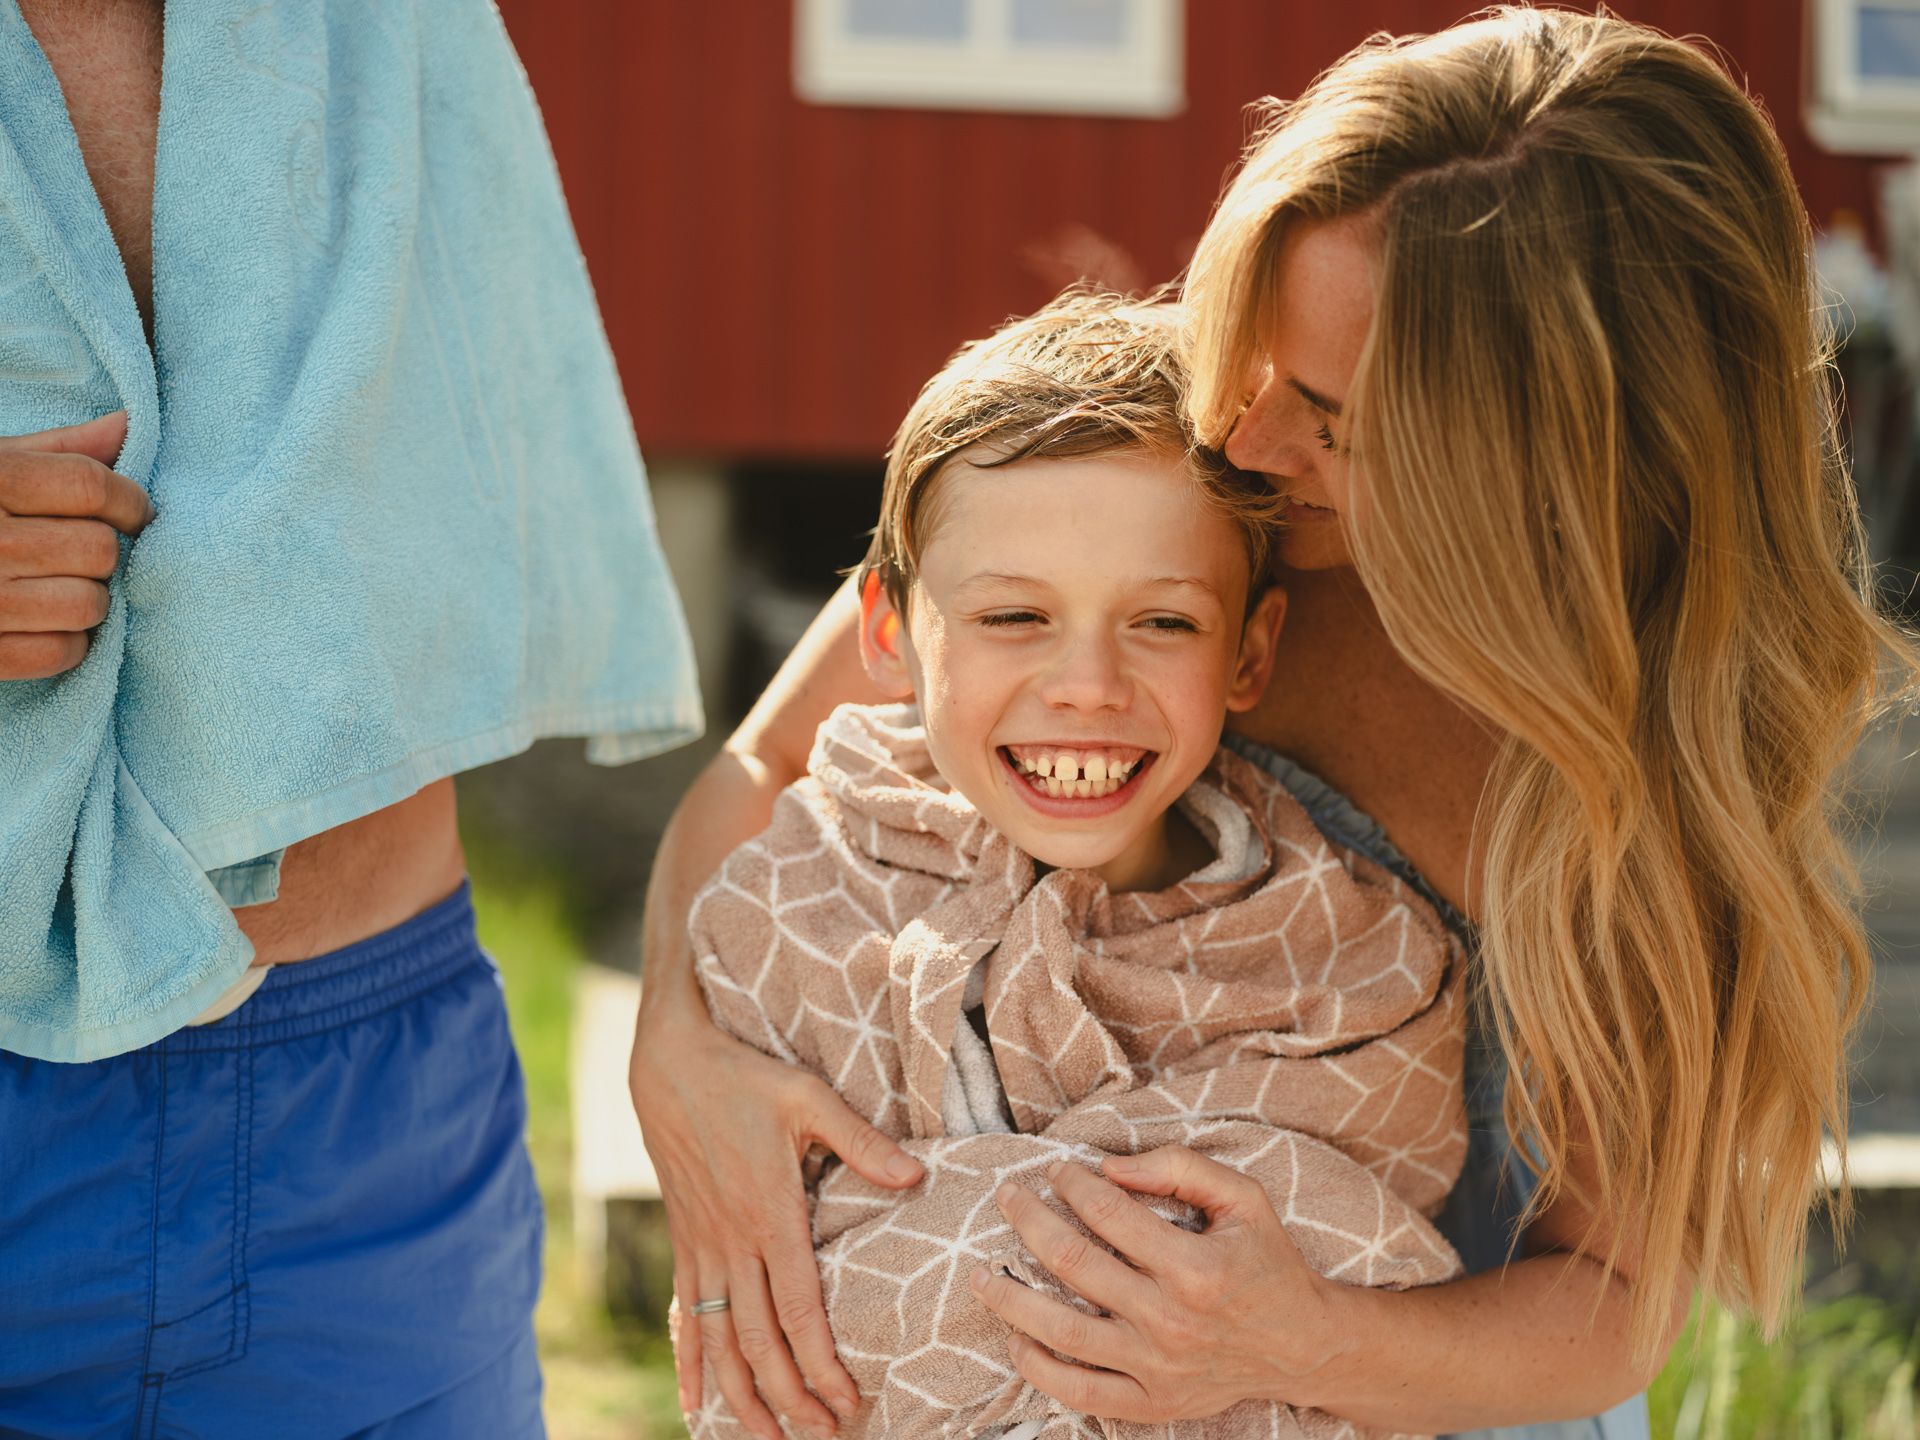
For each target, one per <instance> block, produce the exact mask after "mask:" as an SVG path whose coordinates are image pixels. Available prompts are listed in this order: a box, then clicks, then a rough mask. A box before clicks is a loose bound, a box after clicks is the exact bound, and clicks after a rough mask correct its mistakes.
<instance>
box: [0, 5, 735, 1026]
mask: <svg viewBox="0 0 1920 1440" xmlns="http://www.w3.org/2000/svg"><path fill="white" fill-rule="evenodd" d="M153 296H154V342H153V348H152V350H149V348H148V346H147V342H146V339H145V337H144V335H143V334H142V330H141V325H140V318H139V315H138V313H137V311H136V309H135V306H134V301H133V296H132V292H131V291H130V290H129V288H128V285H127V279H126V274H125V271H124V269H123V268H122V265H121V262H120V257H119V254H118V252H117V250H116V249H115V247H114V244H113V239H112V236H111V235H110V233H109V232H108V229H107V225H106V221H105V219H104V217H103V215H102V213H101V210H100V207H99V204H98V203H97V201H96V199H95V197H94V192H93V188H92V186H91V184H90V182H89V180H88V177H87V172H86V169H85V167H84V165H83V164H82V161H81V156H80V151H79V148H78V145H77V143H76V141H75V139H74V135H73V130H72V127H71V125H70V124H69V122H68V119H67V114H66V109H65V106H64V103H63V101H62V98H61V93H60V90H59V87H58V84H57V82H56V81H55V78H54V76H53V73H52V71H51V70H50V69H49V67H48V65H47V63H46V60H45V58H44V57H43V56H42V54H41V52H40V50H39V47H38V46H37V45H36V44H35V43H34V40H33V37H32V35H31V33H30V32H29V30H28V29H27V27H26V25H25V23H24V22H23V21H22V19H21V16H20V13H19V10H18V8H17V5H16V4H15V0H0V433H8V434H12V433H20V432H26V431H32V430H38V429H41V428H44V427H48V426H53V425H62V424H68V423H72V422H75V421H79V420H84V419H87V418H89V417H91V416H94V415H98V414H101V413H103V412H105V411H109V410H112V409H115V408H116V407H120V406H124V407H125V408H126V409H127V411H128V412H129V417H130V418H129V430H128V438H127V443H126V448H125V451H124V453H123V454H122V455H121V457H120V460H119V464H118V468H119V469H120V470H121V471H122V472H123V473H124V474H126V475H128V476H129V477H131V478H132V479H134V480H135V481H137V482H139V483H140V484H142V485H144V486H146V487H147V489H148V490H149V492H150V493H151V495H152V497H153V500H154V504H155V506H156V508H157V510H158V518H157V519H156V520H155V521H154V523H153V524H152V525H151V526H150V527H149V528H148V529H147V530H146V532H145V533H144V534H142V535H141V536H140V538H139V539H138V540H137V541H135V542H134V543H132V544H131V545H130V546H127V547H124V548H125V559H124V564H123V566H122V569H121V573H120V575H119V576H118V577H117V578H116V580H115V581H114V584H113V587H112V590H113V598H112V608H111V610H110V612H109V614H108V617H107V620H106V623H105V624H103V625H102V626H101V627H100V628H99V630H98V631H97V632H96V634H95V635H94V638H93V644H92V649H91V651H90V653H89V655H88V657H87V659H86V661H85V663H84V664H83V665H81V667H80V668H79V669H78V670H76V671H74V672H71V673H69V674H67V675H64V676H61V677H58V678H55V679H52V680H47V681H42V682H18V681H16V682H10V683H6V684H0V1048H5V1049H8V1050H14V1051H18V1052H21V1053H24V1054H27V1055H32V1056H35V1057H39V1058H44V1059H57V1060H87V1059H92V1058H95V1057H98V1056H102V1055H108V1054H113V1053H117V1052H120V1051H126V1050H131V1049H134V1048H136V1047H139V1046H141V1045H145V1044H147V1043H149V1042H150V1041H152V1040H155V1039H157V1038H158V1037H160V1036H162V1035H165V1034H167V1033H169V1032H170V1031H172V1030H173V1029H175V1028H177V1027H178V1026H180V1025H181V1024H184V1023H185V1022H186V1021H188V1020H189V1019H191V1018H192V1017H193V1016H194V1015H195V1014H196V1013H198V1012H199V1011H201V1010H202V1009H204V1008H205V1007H206V1006H207V1005H208V1004H209V1003H210V1002H212V1001H213V999H214V998H215V997H216V996H218V995H219V994H220V993H221V992H222V991H223V990H224V989H226V987H227V986H228V985H229V984H231V983H232V982H233V980H234V979H235V978H236V977H237V976H238V975H239V973H240V971H241V970H242V968H243V967H244V966H245V965H246V964H247V962H248V960H249V958H250V955H251V952H250V948H249V946H248V944H247V942H246V941H245V939H244V938H243V937H242V936H241V934H240V932H239V930H238V929H237V928H236V927H235V925H234V923H233V917H232V915H231V913H230V912H229V910H228V908H227V903H226V900H233V899H240V898H248V897H249V896H251V897H254V898H257V897H260V896H263V895H265V894H270V893H271V891H272V887H273V884H274V879H275V875H274V852H275V851H277V850H279V849H281V848H282V847H284V846H286V845H288V844H290V843H292V842H294V841H296V840H299V839H302V838H304V837H306V836H308V835H312V834H315V833H317V832H319V831H321V830H324V829H327V828H329V827H331V826H333V825H337V824H340V823H342V822H344V821H346V820H349V819H352V818H354V817H356V816H359V815H362V814H366V813H368V812H370V811H373V810H376V809H378V808H380V807H382V806H384V805H387V804H390V803H392V802H394V801H396V800H399V799H402V798H404V797H405V796H407V795H408V794H411V793H412V792H413V791H415V790H417V789H419V788H420V787H421V786H422V785H424V784H426V783H427V782H429V781H432V780H435V779H438V778H440V777H442V776H445V775H449V774H452V773H454V772H456V771H459V770H462V769H466V768H469V767H472V766H475V765H480V764H484V763H486V762H487V761H490V760H495V759H498V758H500V757H501V756H504V755H508V754H512V753H513V752H515V751H518V750H521V749H524V748H525V747H526V746H527V745H528V744H530V743H531V742H532V741H533V740H534V739H536V738H538V737H540V736H543V735H588V736H593V737H596V738H595V740H594V742H593V746H592V748H591V751H590V753H591V754H592V756H593V758H595V759H599V760H603V761H608V762H614V761H619V760H625V759H632V758H635V757H637V756H640V755H644V754H647V753H649V752H651V751H653V750H656V749H660V748H662V747H664V746H666V745H669V744H672V743H676V742H678V741H679V740H681V739H684V738H686V737H687V736H689V735H691V734H693V733H695V732H696V731H697V729H698V727H699V724H700V714H699V704H698V700H697V691H696V688H695V681H694V673H693V665H692V660H691V653H690V649H689V646H688V644H687V639H686V634H685V628H684V624H683V622H682V619H681V615H680V612H679V606H678V601H677V600H676V598H675V596H674V594H673V591H672V587H671V584H670V582H669V580H668V578H667V575H666V571H665V568H664V565H663V563H662V559H661V555H660V550H659V544H658V541H657V539H656V537H655V534H654V526H653V517H652V511H651V507H650V505H649V502H648V498H647V493H646V485H645V478H644V475H643V472H642V470H641V466H640V459H639V454H638V451H637V449H636V448H635V445H634V440H633V432H632V427H631V425H630V423H629V421H628V419H627V415H626V411H625V407H624V405H623V402H622V399H621V394H620V389H619V385H618V380H617V378H616V376H615V373H614V369H613V365H612V360H611V356H610V354H609V352H608V349H607V346H606V342H605V339H604V337H603V335H602V333H601V330H600V324H599V318H598V315H597V313H596V311H595V309H594V305H593V298H592V295H591V293H590V291H589V289H588V285H587V278H586V272H585V269H584V267H583V265H582V263H581V259H580V253H579V249H578V247H577V245H576V244H575V241H574V237H573V233H572V229H571V227H570V224H569V222H568V218H567V213H566V208H565V204H564V202H563V200H562V198H561V195H560V189H559V184H558V180H557V177H556V175H555V172H554V168H553V162H552V158H551V156H550V154H549V152H548V149H547V144H546V138H545V135H544V133H543V132H542V130H541V127H540V122H539V117H538V116H537V114H536V113H535V111H534V107H533V103H532V97H531V96H530V94H529V93H528V90H527V86H526V81H525V78H524V76H523V75H522V74H521V72H520V70H519V67H518V65H517V63H516V61H515V59H514V56H513V54H512V51H511V50H510V48H509V47H508V45H507V41H506V37H505V35H504V33H503V31H502V29H501V26H500V21H499V18H498V16H497V15H496V14H495V12H494V10H493V7H492V6H491V5H489V4H487V3H486V0H440V3H437V4H434V5H431V6H416V5H415V4H414V3H412V0H276V3H274V4H272V5H263V4H261V3H260V0H168V4H167V6H166V17H165V73H164V77H163V84H162V101H161V111H160V127H159V145H158V157H157V172H156V176H155V182H154V203H153ZM263 857H264V858H263ZM249 862H255V863H249ZM230 866H242V867H244V868H242V869H240V870H237V871H233V872H230V873H229V874H227V875H225V876H222V877H220V880H219V882H215V881H212V880H209V878H208V872H210V871H221V870H223V868H224V867H230ZM222 887H224V890H223V888H222ZM223 893H224V895H225V896H226V900H223Z"/></svg>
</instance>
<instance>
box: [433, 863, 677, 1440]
mask: <svg viewBox="0 0 1920 1440" xmlns="http://www.w3.org/2000/svg"><path fill="white" fill-rule="evenodd" d="M466 839H467V860H468V865H469V868H470V869H471V871H472V874H473V903H474V910H475V912H476V915H477V917H478V924H479V931H480V943H481V944H482V945H483V946H485V947H486V950H487V953H488V954H490V955H492V956H493V958H494V959H495V961H497V962H498V964H499V966H500V973H501V976H502V978H503V980H504V982H505V986H506V995H507V1013H508V1015H509V1017H510V1019H511V1021H512V1025H513V1036H514V1043H515V1044H516V1046H517V1047H518V1048H519V1051H520V1063H521V1065H522V1067H523V1068H524V1070H525V1071H526V1080H527V1148H528V1149H529V1150H530V1151H531V1152H532V1154H533V1164H534V1170H535V1173H536V1174H537V1175H538V1176H539V1179H540V1193H541V1196H542V1198H543V1199H544V1200H545V1202H546V1208H547V1243H546V1255H545V1258H546V1279H545V1283H544V1284H543V1286H542V1288H541V1294H540V1306H539V1309H538V1310H536V1311H535V1313H534V1329H535V1332H536V1334H537V1335H538V1337H539V1342H540V1359H541V1364H542V1367H543V1368H544V1369H545V1371H546V1385H547V1396H546V1410H547V1427H548V1430H549V1433H550V1434H551V1436H552V1440H664V1437H668V1436H683V1435H685V1434H686V1430H685V1428H684V1427H683V1426H682V1425H681V1423H680V1406H679V1402H678V1401H677V1399H676V1398H675V1392H674V1381H673V1356H672V1353H671V1351H669V1350H668V1349H667V1348H666V1345H665V1342H664V1341H662V1340H660V1339H659V1338H658V1337H657V1336H652V1335H646V1334H642V1333H639V1332H636V1331H633V1330H631V1329H628V1328H624V1327H622V1326H620V1325H618V1324H616V1323H615V1322H614V1321H613V1320H612V1318H611V1317H609V1315H608V1314H607V1310H606V1306H605V1304H604V1302H603V1301H602V1299H601V1294H600V1290H599V1288H598V1284H599V1280H598V1277H597V1276H595V1275H592V1274H589V1273H587V1269H588V1267H587V1266H586V1264H585V1262H584V1261H583V1260H582V1258H581V1257H580V1255H579V1253H578V1251H577V1248H576V1246H575V1243H574V1234H573V1197H572V1194H571V1190H570V1181H571V1176H572V1173H573V1163H572V1162H573V1139H572V1123H571V1112H570V1110H569V1103H570V1096H569V1093H568V1065H567V1051H568V1044H569V1040H570V1036H571V1031H572V1024H573V983H574V977H575V974H576V973H577V972H578V970H579V968H580V966H581V964H582V963H583V962H584V960H585V950H584V947H583V946H582V944H581V942H580V916H581V914H582V911H583V907H582V906H581V905H580V904H578V903H577V901H576V899H575V897H573V896H571V895H570V894H569V892H568V889H567V887H566V885H565V883H564V882H563V881H562V880H561V879H560V878H559V877H558V876H555V875H552V874H548V873H544V872H542V871H540V870H539V869H537V868H535V867H533V866H531V865H530V864H529V863H527V862H526V861H525V860H524V859H522V858H520V857H517V856H515V855H513V854H512V853H511V852H506V851H503V850H501V849H500V848H498V847H496V846H495V845H493V844H490V843H488V842H487V841H486V840H485V839H484V838H483V837H475V836H471V835H469V836H468V837H466Z"/></svg>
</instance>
